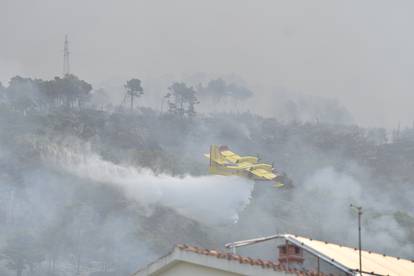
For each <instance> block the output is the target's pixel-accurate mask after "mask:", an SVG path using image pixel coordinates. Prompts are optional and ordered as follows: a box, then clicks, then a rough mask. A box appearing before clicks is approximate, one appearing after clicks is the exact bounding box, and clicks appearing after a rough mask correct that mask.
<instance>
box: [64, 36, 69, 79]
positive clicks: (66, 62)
mask: <svg viewBox="0 0 414 276" xmlns="http://www.w3.org/2000/svg"><path fill="white" fill-rule="evenodd" d="M69 74H70V63H69V41H68V35H65V43H64V46H63V76H66V75H69Z"/></svg>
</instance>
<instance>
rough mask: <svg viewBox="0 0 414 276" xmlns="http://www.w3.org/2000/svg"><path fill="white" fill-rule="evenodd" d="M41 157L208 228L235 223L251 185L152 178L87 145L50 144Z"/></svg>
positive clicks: (235, 179) (145, 171) (210, 178)
mask: <svg viewBox="0 0 414 276" xmlns="http://www.w3.org/2000/svg"><path fill="white" fill-rule="evenodd" d="M42 154H43V157H44V159H45V161H47V162H50V163H51V164H53V165H54V166H57V167H58V168H59V169H62V170H64V171H66V172H69V173H72V174H74V175H76V176H78V177H81V178H86V179H89V180H92V181H94V182H98V183H102V184H106V185H111V186H113V187H116V188H119V189H120V190H121V191H122V192H123V193H124V194H125V196H126V197H127V198H129V199H131V200H134V201H136V202H138V203H139V204H140V205H141V206H144V207H147V208H151V207H152V206H155V205H162V206H165V207H169V208H172V209H174V210H175V211H177V212H178V213H180V214H181V215H183V216H186V217H189V218H192V219H194V220H197V221H199V222H202V223H206V224H210V225H213V224H220V223H228V222H230V221H237V219H238V212H239V211H240V210H242V209H243V208H244V207H245V206H246V205H247V204H248V203H249V201H250V197H251V193H252V190H253V187H254V184H253V182H251V181H249V180H246V179H243V178H239V177H224V176H199V177H194V176H189V175H187V176H184V177H174V176H171V175H167V174H159V175H155V174H154V172H153V171H151V170H149V169H144V168H136V167H133V166H130V165H117V164H114V163H112V162H109V161H106V160H103V159H102V158H101V156H99V155H98V154H96V153H94V152H93V151H91V150H90V149H89V147H88V146H87V145H82V146H78V147H74V146H73V144H72V146H62V145H56V144H54V145H53V144H52V145H49V146H48V147H47V148H46V149H45V148H43V149H42Z"/></svg>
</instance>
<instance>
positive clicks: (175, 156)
mask: <svg viewBox="0 0 414 276" xmlns="http://www.w3.org/2000/svg"><path fill="white" fill-rule="evenodd" d="M199 83H200V85H198V86H197V85H195V86H192V84H191V83H190V82H187V83H186V82H172V83H170V84H169V85H166V86H165V87H164V90H162V89H161V91H159V93H158V95H159V98H158V103H156V104H155V105H153V106H151V104H148V103H145V101H144V97H145V96H146V95H147V94H144V95H142V98H141V101H140V104H139V105H138V106H135V108H134V109H133V110H132V111H131V110H130V106H129V105H125V106H124V105H121V103H122V99H121V100H119V101H112V98H111V95H112V94H116V93H117V92H118V91H112V90H111V89H110V88H109V89H108V88H103V89H102V88H101V89H95V90H94V89H93V88H92V86H91V85H90V84H89V82H88V81H85V80H82V79H80V78H78V77H76V76H74V75H67V76H65V77H62V78H60V77H56V78H54V79H52V80H42V79H31V78H24V77H19V76H16V77H13V78H12V79H11V80H10V82H9V83H8V84H6V85H4V86H2V87H1V88H0V93H1V94H0V99H1V100H0V126H1V131H0V184H1V185H0V222H1V224H2V225H4V227H2V228H1V229H0V256H1V258H0V274H2V275H21V274H22V275H78V274H79V273H89V275H94V276H97V275H125V274H128V273H131V272H132V271H134V270H135V269H137V268H138V267H139V266H140V265H142V264H144V263H146V262H148V261H151V260H153V259H154V258H156V257H157V256H160V255H162V254H164V253H165V252H166V251H167V250H169V249H170V248H171V247H172V246H173V245H174V244H175V243H191V244H195V245H200V246H204V247H213V248H222V246H223V244H224V243H226V242H229V241H234V240H238V239H246V238H252V237H256V236H263V235H268V234H273V233H275V232H291V233H295V234H301V235H307V236H311V237H313V238H319V239H323V240H329V241H333V242H338V243H341V244H346V245H350V246H354V245H355V242H356V238H357V233H356V231H352V229H354V228H355V227H354V224H355V214H353V213H352V210H350V209H349V203H357V204H361V205H363V206H364V208H365V212H364V220H363V226H364V227H363V229H364V233H363V235H364V247H365V248H367V249H371V250H377V251H380V252H384V253H387V254H390V255H398V256H403V257H410V256H412V255H413V254H414V232H413V228H412V225H413V224H414V216H413V210H414V205H413V202H412V200H411V199H412V197H413V196H414V189H413V188H412V183H413V182H414V174H413V170H412V167H413V166H414V151H412V149H414V134H413V133H414V130H413V129H412V128H400V129H395V130H394V131H393V132H392V133H389V132H387V131H386V130H385V129H381V128H363V127H359V126H357V125H353V124H350V119H349V117H348V115H349V112H348V111H347V110H344V108H343V107H341V105H340V104H339V103H332V102H331V101H330V100H327V99H323V98H312V99H304V98H300V97H298V98H297V99H292V103H290V104H286V105H283V104H280V107H281V108H283V112H282V113H283V114H285V113H286V114H285V117H281V118H280V119H279V118H278V117H273V118H272V117H262V116H259V115H256V114H254V113H252V112H248V111H247V110H244V111H243V110H242V109H241V107H240V109H239V110H238V111H237V110H235V109H229V108H228V107H226V106H218V107H217V108H211V107H210V108H209V105H210V102H211V101H212V100H213V102H214V101H216V103H217V101H220V100H217V97H218V98H220V97H230V98H231V97H240V100H239V101H240V104H241V105H242V104H243V102H248V101H253V100H254V97H255V96H254V95H255V93H254V91H253V90H250V88H247V87H246V86H245V85H244V84H237V83H234V82H232V81H226V80H225V79H224V78H223V79H222V78H213V79H209V80H207V81H205V82H199ZM144 88H145V91H147V89H146V82H145V81H143V82H142V83H141V82H140V83H139V86H135V88H134V89H133V91H138V92H139V91H140V90H141V89H142V90H144ZM120 89H121V90H120V91H122V87H121V88H120ZM148 90H150V92H148V94H149V93H151V92H153V91H151V89H148ZM131 91H132V90H131ZM231 91H233V92H231ZM234 91H239V92H240V91H242V92H240V94H239V96H234V95H235V92H234ZM166 92H167V93H170V96H169V97H167V98H163V96H165V93H166ZM230 92H231V93H230ZM123 93H124V94H122V93H121V94H119V93H118V95H122V96H123V95H125V90H124V91H123ZM207 94H208V95H207ZM216 95H219V96H216ZM240 95H243V96H240ZM209 97H211V98H209ZM242 99H243V100H242ZM280 99H281V102H282V98H280ZM162 101H164V104H165V107H166V108H165V109H164V110H163V111H162V112H160V105H159V104H160V103H162ZM203 101H204V102H203ZM203 105H205V106H204V107H203ZM167 106H168V107H169V108H167ZM203 108H205V109H203ZM288 112H291V114H290V113H288ZM302 114H305V115H302ZM306 114H313V115H312V116H307V115H306ZM314 114H317V116H314ZM349 116H350V115H349ZM344 122H346V123H344ZM213 143H217V144H227V145H229V146H230V147H231V148H232V149H234V150H235V151H236V152H238V153H240V154H246V155H247V154H258V155H259V156H260V158H261V159H262V160H264V161H268V162H274V165H275V167H276V168H278V169H280V170H281V171H283V172H286V173H287V175H288V176H289V177H290V178H291V179H292V181H293V186H292V187H288V188H286V189H273V188H271V187H269V186H266V185H265V184H263V183H256V184H255V185H254V188H253V183H252V182H249V181H247V180H244V179H239V178H226V177H220V176H210V175H208V174H207V166H208V161H207V160H206V159H204V157H203V154H204V153H205V152H206V151H208V148H209V146H210V145H211V144H213ZM246 250H247V249H246ZM269 250H270V249H269ZM268 253H269V252H268ZM249 254H250V255H251V254H258V255H260V254H263V251H260V252H256V253H249ZM269 254H271V253H269ZM269 256H273V255H267V258H269ZM263 257H266V256H263Z"/></svg>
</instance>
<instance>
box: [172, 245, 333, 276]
mask: <svg viewBox="0 0 414 276" xmlns="http://www.w3.org/2000/svg"><path fill="white" fill-rule="evenodd" d="M176 248H178V249H180V250H182V251H187V252H192V253H196V254H200V255H206V256H211V257H216V258H218V259H227V260H229V261H237V262H239V263H241V264H249V265H252V266H261V267H262V268H266V269H273V270H275V271H284V272H288V273H291V274H295V275H298V276H313V275H317V273H316V272H309V271H301V270H298V269H296V268H295V269H287V268H285V267H284V266H283V265H281V264H279V263H278V262H273V261H270V260H262V259H253V258H250V257H245V256H240V255H237V254H232V253H228V252H222V251H218V250H210V249H206V248H200V247H196V246H190V245H186V244H178V245H176ZM319 275H320V276H327V275H326V274H324V273H320V274H319Z"/></svg>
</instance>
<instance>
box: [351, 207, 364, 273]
mask: <svg viewBox="0 0 414 276" xmlns="http://www.w3.org/2000/svg"><path fill="white" fill-rule="evenodd" d="M351 208H353V209H355V210H356V211H358V249H359V273H360V274H361V273H362V252H361V216H362V207H361V206H355V205H353V204H351Z"/></svg>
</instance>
